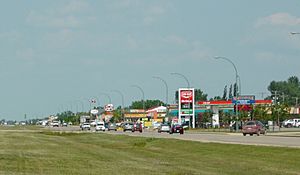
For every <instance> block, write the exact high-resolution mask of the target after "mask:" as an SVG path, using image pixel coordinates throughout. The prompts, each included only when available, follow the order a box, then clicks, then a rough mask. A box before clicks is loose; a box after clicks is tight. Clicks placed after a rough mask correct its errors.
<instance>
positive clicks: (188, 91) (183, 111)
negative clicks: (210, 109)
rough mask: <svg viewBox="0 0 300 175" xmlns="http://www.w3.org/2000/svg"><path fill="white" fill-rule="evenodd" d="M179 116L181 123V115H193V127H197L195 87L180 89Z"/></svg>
mask: <svg viewBox="0 0 300 175" xmlns="http://www.w3.org/2000/svg"><path fill="white" fill-rule="evenodd" d="M178 92H179V105H178V108H179V118H178V122H179V123H181V117H190V116H192V117H193V128H195V105H194V104H195V90H194V88H180V89H179V91H178Z"/></svg>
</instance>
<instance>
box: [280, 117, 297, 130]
mask: <svg viewBox="0 0 300 175" xmlns="http://www.w3.org/2000/svg"><path fill="white" fill-rule="evenodd" d="M298 122H300V119H298V118H294V119H289V120H284V121H283V122H282V125H283V126H284V127H286V128H291V127H297V126H296V124H297V123H298Z"/></svg>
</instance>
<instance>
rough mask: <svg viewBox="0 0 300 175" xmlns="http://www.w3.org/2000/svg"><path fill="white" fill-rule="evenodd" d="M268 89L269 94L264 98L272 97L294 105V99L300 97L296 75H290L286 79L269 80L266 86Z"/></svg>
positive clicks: (299, 87) (299, 84)
mask: <svg viewBox="0 0 300 175" xmlns="http://www.w3.org/2000/svg"><path fill="white" fill-rule="evenodd" d="M268 90H269V91H270V92H271V94H272V95H271V96H268V97H267V98H266V99H274V98H275V96H276V101H277V102H280V103H286V104H287V105H289V106H291V105H296V101H297V100H296V99H297V98H298V99H300V83H299V79H298V77H296V76H291V77H289V78H288V79H287V81H274V80H273V81H271V83H270V85H269V86H268Z"/></svg>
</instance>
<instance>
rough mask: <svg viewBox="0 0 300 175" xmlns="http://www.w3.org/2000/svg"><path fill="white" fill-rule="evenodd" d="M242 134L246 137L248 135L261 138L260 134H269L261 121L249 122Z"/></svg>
mask: <svg viewBox="0 0 300 175" xmlns="http://www.w3.org/2000/svg"><path fill="white" fill-rule="evenodd" d="M242 133H243V135H244V136H246V134H250V136H253V134H256V135H257V136H259V135H260V134H264V135H265V134H266V133H267V129H266V127H265V126H264V124H262V123H261V122H260V121H248V122H246V123H245V125H244V126H243V128H242Z"/></svg>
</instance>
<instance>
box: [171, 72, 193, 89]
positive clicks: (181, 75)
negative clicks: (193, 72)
mask: <svg viewBox="0 0 300 175" xmlns="http://www.w3.org/2000/svg"><path fill="white" fill-rule="evenodd" d="M171 75H179V76H180V77H182V78H183V79H185V81H186V82H187V85H188V88H190V87H191V86H190V82H189V80H188V79H187V78H186V76H184V75H183V74H180V73H177V72H172V73H171Z"/></svg>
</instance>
